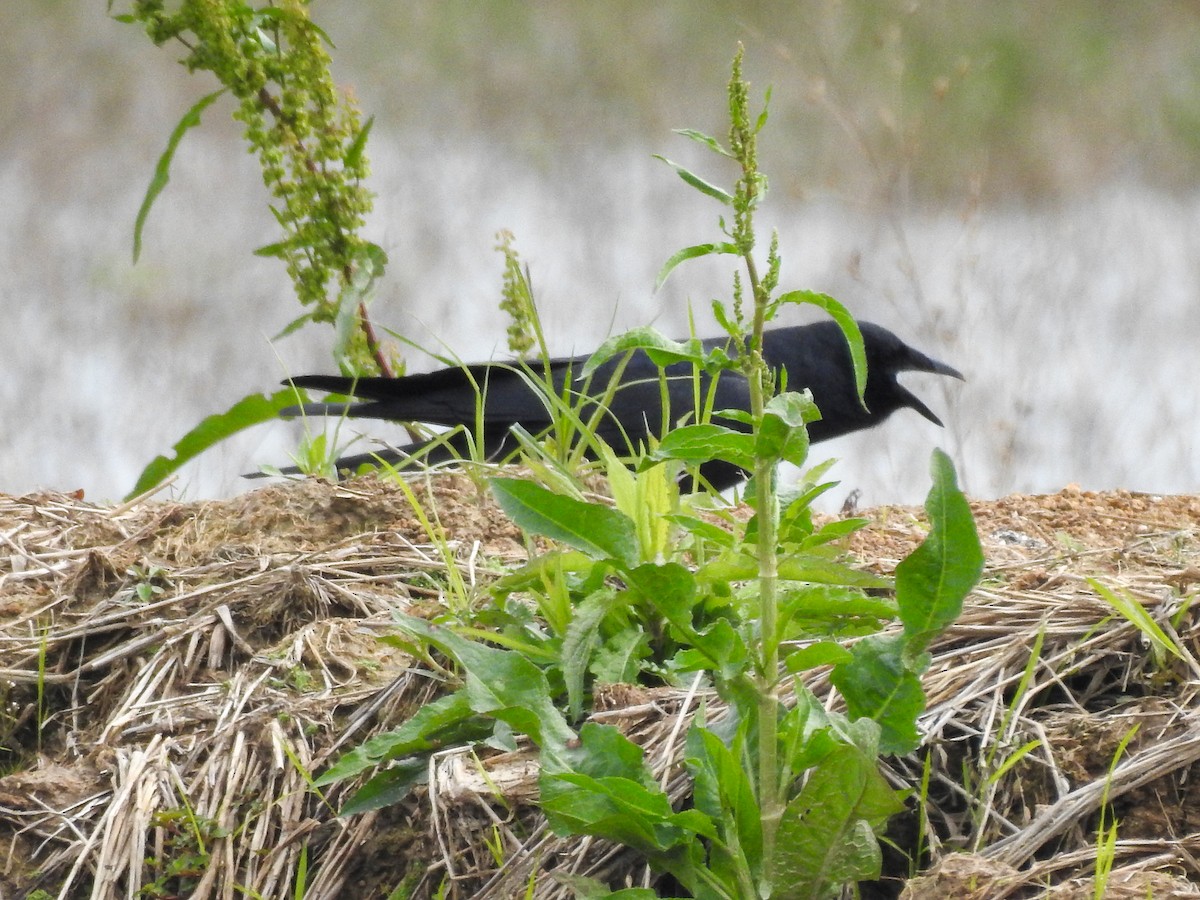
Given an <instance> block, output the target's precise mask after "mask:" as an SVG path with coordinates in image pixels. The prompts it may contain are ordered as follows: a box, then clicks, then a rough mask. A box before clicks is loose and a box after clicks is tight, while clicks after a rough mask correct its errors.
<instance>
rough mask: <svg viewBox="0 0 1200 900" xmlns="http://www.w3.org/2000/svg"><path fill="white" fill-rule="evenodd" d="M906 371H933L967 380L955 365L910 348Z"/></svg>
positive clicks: (936, 373) (904, 369) (935, 373)
mask: <svg viewBox="0 0 1200 900" xmlns="http://www.w3.org/2000/svg"><path fill="white" fill-rule="evenodd" d="M903 371H905V372H932V373H933V374H934V375H949V376H950V377H951V378H957V379H958V380H959V381H966V380H967V379H966V378H964V377H963V373H962V372H960V371H958V369H956V368H954V367H953V366H948V365H946V364H945V363H944V362H939V361H938V360H936V359H934V358H933V357H931V356H926V355H925V354H924V353H920V352H918V351H916V350H910V351H909V354H908V365H906V366H904V368H903Z"/></svg>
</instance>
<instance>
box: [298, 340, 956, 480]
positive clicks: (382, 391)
mask: <svg viewBox="0 0 1200 900" xmlns="http://www.w3.org/2000/svg"><path fill="white" fill-rule="evenodd" d="M860 327H861V329H862V334H863V342H864V345H865V348H866V355H867V373H868V374H867V389H866V393H865V401H866V409H864V408H863V406H862V404H860V403H859V401H858V397H857V396H856V394H855V390H854V371H853V367H852V365H851V362H850V351H849V348H848V347H847V344H846V340H845V337H844V336H843V335H842V332H841V330H840V329H839V328H838V326H837V325H836V324H835V323H833V322H818V323H816V324H813V325H798V326H793V327H786V328H776V329H772V330H770V331H767V332H765V333H764V335H763V356H764V357H765V359H766V361H767V364H768V365H770V366H771V367H773V368H776V369H778V368H784V369H786V370H787V384H788V387H789V389H793V390H799V389H801V388H808V389H809V390H811V391H812V395H813V400H814V401H815V402H816V405H817V408H818V409H819V410H820V411H821V419H820V420H819V421H817V422H813V423H811V424H810V425H809V426H808V432H809V436H810V438H811V440H813V441H814V442H815V441H823V440H828V439H829V438H834V437H838V436H840V435H843V434H847V433H849V432H852V431H858V430H859V429H863V428H870V427H871V426H873V425H877V424H878V423H880V422H882V421H883V420H884V419H886V418H887V417H888V416H889V415H891V414H892V413H893V412H895V411H896V410H897V409H901V408H903V407H908V408H910V409H914V410H916V411H917V412H919V413H920V414H921V415H922V416H924V417H925V418H927V419H929V420H930V421H931V422H934V423H936V424H938V425H941V421H940V420H939V419H938V417H937V416H935V415H934V414H933V412H931V411H930V409H929V407H927V406H926V405H925V404H924V403H922V402H921V401H920V400H919V399H918V398H917V397H916V396H915V395H914V394H912V393H911V392H910V391H909V390H908V389H907V388H905V387H904V386H903V385H901V384H900V383H899V382H898V381H897V380H896V376H897V375H898V374H899V373H901V372H906V371H917V372H933V373H937V374H941V375H952V376H954V377H956V378H961V377H962V375H961V374H959V373H958V372H957V371H956V370H955V369H952V368H951V367H950V366H947V365H946V364H945V363H941V362H938V361H937V360H935V359H932V358H931V357H928V356H926V355H925V354H923V353H920V352H919V351H917V350H914V349H913V348H911V347H909V346H908V345H907V344H905V343H904V342H903V341H901V340H900V339H899V338H898V337H896V336H895V335H894V334H892V333H891V332H890V331H888V330H887V329H886V328H881V327H880V326H878V325H872V324H871V323H869V322H862V323H860ZM725 343H726V341H725V339H721V338H717V339H713V340H709V341H706V342H705V344H706V345H707V346H708V347H714V346H721V345H723V344H725ZM586 361H587V356H573V357H563V358H559V359H554V360H551V362H550V370H551V373H552V376H553V379H554V384H555V389H556V391H557V392H558V394H559V395H560V396H561V394H562V391H563V387H564V385H566V384H568V379H569V380H570V381H569V386H570V389H571V390H572V391H577V392H585V383H584V382H582V381H579V380H578V377H579V373H580V372H581V371H582V369H583V365H584V363H585V362H586ZM620 361H621V360H620V358H617V359H613V360H610V361H609V362H607V363H605V364H604V365H602V366H600V367H599V368H598V369H597V370H596V371H595V372H594V373H593V375H592V376H591V380H590V382H589V383H586V394H587V396H589V397H602V396H604V394H605V392H606V391H607V389H608V387H609V385H610V382H611V381H612V379H613V376H614V374H616V373H618V372H619V373H620V374H619V381H618V387H617V389H616V391H615V393H614V394H613V397H612V399H611V400H610V401H609V403H608V406H607V411H606V412H605V413H604V414H603V415H602V416H601V417H600V420H599V422H598V423H597V426H596V428H595V433H596V435H597V436H598V437H600V438H602V439H603V440H604V441H605V442H606V443H607V444H609V445H610V446H612V447H614V448H616V449H617V450H618V451H622V450H623V449H624V448H626V447H629V446H632V447H636V446H638V444H639V443H644V442H645V440H646V438H647V437H649V436H651V435H655V436H657V435H660V434H662V433H663V430H664V429H663V421H664V413H663V409H662V399H661V398H662V385H661V382H660V378H659V370H658V368H657V367H656V366H655V365H654V364H653V363H652V362H651V361H650V359H649V358H648V357H647V356H646V355H645V354H644V353H641V352H636V353H634V354H633V355H632V356H631V357H630V358H629V359H628V361H627V362H626V363H625V365H624V367H623V368H621V367H620ZM543 371H544V367H543V365H542V364H541V362H538V361H534V362H530V363H529V369H528V371H522V369H521V368H520V366H519V364H514V363H500V364H493V363H484V364H478V365H471V366H465V367H455V368H447V369H441V370H439V371H436V372H430V373H428V374H423V375H407V376H404V377H401V378H359V379H357V380H354V379H351V378H345V377H341V376H336V375H304V376H300V377H298V378H293V379H291V380H290V383H291V384H294V385H295V386H296V387H300V388H307V389H314V390H320V391H328V392H331V393H338V394H345V395H347V396H353V397H355V398H356V399H357V400H359V401H361V402H357V403H306V404H304V405H303V406H299V407H293V408H291V409H290V410H285V411H284V414H285V415H286V414H290V415H300V414H303V415H345V416H348V417H351V418H371V419H389V420H394V421H398V422H424V423H427V424H430V425H444V426H450V427H452V426H458V425H461V426H463V427H464V428H465V429H467V430H468V431H470V432H472V434H474V435H475V436H476V437H477V438H479V437H481V438H482V441H483V449H484V451H485V453H486V455H487V456H488V457H489V458H498V457H501V456H503V455H504V454H506V453H508V452H509V451H510V450H512V449H514V448H515V447H516V440H515V438H514V437H513V436H512V433H511V431H512V427H513V426H514V425H521V426H522V427H523V428H524V429H525V430H526V431H528V432H530V433H532V434H538V433H539V432H542V431H544V430H545V429H547V428H549V427H550V425H551V423H552V419H553V417H552V412H551V406H550V404H548V401H547V398H546V397H545V396H544V392H543V390H542V389H540V388H538V387H535V386H533V384H532V383H531V382H532V381H533V380H536V379H537V378H538V377H541V376H542V373H543ZM666 374H667V388H668V402H669V404H670V409H669V412H668V413H667V422H668V424H669V425H672V424H675V423H676V422H678V421H679V420H680V419H681V418H682V417H684V416H686V415H688V414H689V413H692V412H693V410H694V396H695V395H694V380H693V368H692V366H691V364H690V363H680V364H677V365H673V366H670V367H668V368H667V370H666ZM701 377H702V379H703V381H702V390H703V391H706V390H707V386H708V377H707V376H701ZM286 383H289V382H285V384H286ZM480 394H482V396H483V401H482V404H480V399H479V397H480ZM702 396H703V394H702ZM715 401H716V402H715V403H714V405H713V407H712V408H713V409H714V410H715V411H720V410H725V409H741V410H748V409H749V408H750V391H749V387H748V385H747V383H746V380H745V379H744V378H743V377H741V376H740V375H737V374H735V373H733V372H723V373H721V375H720V376H719V378H718V380H717V385H716V397H715ZM594 409H595V406H594V404H585V405H584V409H583V412H582V418H583V420H584V421H585V422H586V421H588V420H589V419H590V416H591V413H592V411H593V410H594ZM713 421H714V422H717V423H719V424H725V425H728V426H730V427H732V428H738V429H743V430H744V429H745V428H746V426H745V425H744V424H742V423H739V422H736V421H733V420H728V419H722V418H721V417H720V416H715V415H714V417H713ZM479 425H481V426H482V428H481V432H480V431H477V428H478V426H479ZM423 446H424V445H423V444H412V445H409V446H407V447H400V448H396V449H395V450H394V451H393V450H389V451H384V452H382V453H365V454H360V455H358V456H353V457H346V458H344V459H341V460H338V464H337V465H338V468H339V469H343V468H348V469H354V468H357V466H358V465H361V464H362V463H366V462H371V461H372V460H374V459H375V458H377V457H382V458H383V459H385V460H387V461H389V462H395V461H403V460H404V459H405V458H406V457H407V456H409V455H411V454H412V453H414V452H416V451H418V450H420V449H421V447H423ZM466 446H467V444H466V436H465V435H459V436H458V437H456V438H453V439H451V440H450V442H449V444H448V445H447V446H446V447H441V448H438V449H437V451H436V452H435V453H433V454H431V455H430V456H429V457H428V458H427V459H426V461H428V462H435V461H438V460H442V459H446V458H449V457H451V456H453V455H454V454H455V453H458V454H460V455H462V454H464V453H465V450H466ZM701 472H702V474H703V475H704V477H705V478H707V479H708V480H709V482H710V483H711V484H712V485H713V486H714V487H716V488H718V489H721V490H723V489H725V488H727V487H731V486H733V485H734V484H736V483H737V482H738V481H740V480H742V479H743V478H745V473H744V472H743V471H742V470H741V469H739V468H737V467H736V466H733V465H731V464H729V463H725V462H721V461H716V462H713V463H709V464H706V465H705V466H704V467H702V469H701Z"/></svg>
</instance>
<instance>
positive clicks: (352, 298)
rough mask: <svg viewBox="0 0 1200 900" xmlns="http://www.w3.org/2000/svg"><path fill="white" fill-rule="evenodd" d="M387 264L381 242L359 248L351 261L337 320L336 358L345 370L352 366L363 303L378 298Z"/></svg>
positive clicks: (340, 297) (334, 352)
mask: <svg viewBox="0 0 1200 900" xmlns="http://www.w3.org/2000/svg"><path fill="white" fill-rule="evenodd" d="M386 266H387V254H386V253H385V252H384V251H383V249H382V248H381V247H379V246H378V245H377V244H370V243H368V244H364V245H363V246H361V247H359V248H358V249H357V251H356V252H355V254H354V258H353V260H352V261H351V272H350V279H349V280H348V281H347V282H346V283H345V284H343V286H342V290H341V291H340V293H339V294H338V299H337V312H336V314H335V315H334V321H333V326H334V332H335V334H336V339H335V341H334V346H333V357H334V359H335V360H337V363H338V366H339V367H341V368H343V369H346V368H347V367H348V357H349V353H350V342H351V341H352V340H353V338H354V334H355V332H356V331H357V330H358V322H359V306H360V305H363V304H369V303H370V302H371V300H372V299H373V298H374V295H375V283H376V282H377V281H378V280H379V279H380V277H382V275H383V273H384V269H385V268H386Z"/></svg>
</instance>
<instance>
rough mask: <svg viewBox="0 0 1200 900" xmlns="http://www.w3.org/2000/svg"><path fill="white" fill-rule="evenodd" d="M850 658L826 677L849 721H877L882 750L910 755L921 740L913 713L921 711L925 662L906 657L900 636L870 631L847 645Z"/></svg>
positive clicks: (916, 715)
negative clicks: (922, 674) (841, 703)
mask: <svg viewBox="0 0 1200 900" xmlns="http://www.w3.org/2000/svg"><path fill="white" fill-rule="evenodd" d="M850 652H851V654H852V655H853V657H854V658H853V660H852V661H851V662H849V663H843V664H841V665H838V666H836V667H835V668H834V670H833V673H832V674H831V675H830V681H832V682H833V686H834V687H836V688H837V689H838V691H839V692H840V693H841V695H842V697H843V698H844V699H845V701H846V712H847V714H848V715H849V716H850V718H851V719H857V718H859V717H865V718H868V719H871V720H873V721H874V722H877V723H878V724H879V727H880V729H881V733H880V738H879V744H880V749H881V750H882V751H883V752H884V753H908V752H910V751H912V750H915V749H916V748H917V746H918V745H919V744H920V742H921V739H920V735H919V734H918V733H917V717H918V716H919V715H920V714H921V713H922V712H923V711H924V709H925V692H924V691H923V690H922V689H921V679H920V677H919V675H920V672H921V671H923V670H924V667H925V666H926V665H928V661H927V660H918V661H909V660H908V659H907V655H906V653H905V640H904V636H903V635H898V634H888V635H881V634H874V635H871V636H870V637H867V638H864V639H863V640H861V641H859V642H858V643H857V644H855V645H854V647H853V648H852V649H851V651H850Z"/></svg>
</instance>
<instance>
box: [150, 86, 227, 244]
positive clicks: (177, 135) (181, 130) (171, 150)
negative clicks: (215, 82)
mask: <svg viewBox="0 0 1200 900" xmlns="http://www.w3.org/2000/svg"><path fill="white" fill-rule="evenodd" d="M226 90H227V88H221V89H220V90H219V91H213V92H212V93H211V94H208V95H207V96H204V97H201V98H200V99H199V100H197V101H196V102H195V103H194V104H192V108H191V109H189V110H188V111H187V112H185V113H184V114H183V118H182V119H180V120H179V124H178V125H176V126H175V128H174V130H173V131H172V132H171V136H170V137H169V138H168V139H167V149H165V150H164V151H163V152H162V155H161V156H160V157H159V158H158V163H157V164H156V165H155V167H154V176H153V177H152V178H151V179H150V186H149V187H147V188H146V196H145V197H143V198H142V205H141V206H140V207H139V208H138V212H137V218H136V219H134V222H133V261H134V262H135V263H136V262H137V261H138V257H140V256H141V255H142V229H143V228H144V227H145V225H146V217H147V216H149V215H150V208H151V207H152V206H153V205H154V201H155V200H156V199H157V198H158V195H159V194H161V193H162V191H163V188H165V187H166V186H167V182H169V181H170V180H171V161H172V160H173V159H174V158H175V151H176V150H177V149H179V142H180V141H182V140H183V136H184V135H185V134H187V132H188V129H190V128H195V127H196V126H197V125H199V124H200V114H201V113H202V112H204V110H206V109H208V107H209V106H211V105H212V104H213V102H214V101H216V99H217V98H218V97H220V96H221V95H222V94H224V93H225V91H226Z"/></svg>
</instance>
